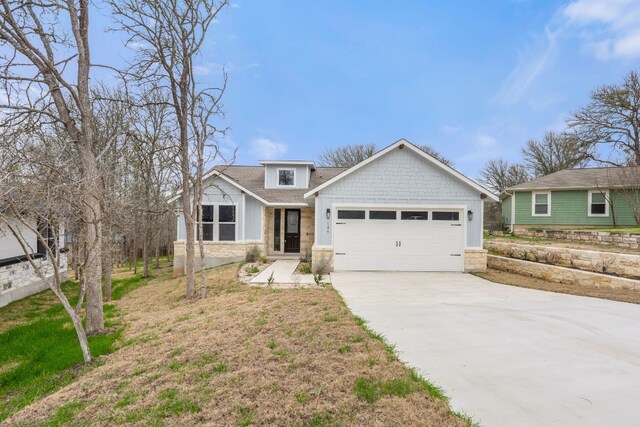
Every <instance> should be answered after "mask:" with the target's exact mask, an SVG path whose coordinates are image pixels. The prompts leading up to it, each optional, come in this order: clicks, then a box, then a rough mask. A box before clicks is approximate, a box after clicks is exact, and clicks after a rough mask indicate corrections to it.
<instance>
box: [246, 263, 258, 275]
mask: <svg viewBox="0 0 640 427" xmlns="http://www.w3.org/2000/svg"><path fill="white" fill-rule="evenodd" d="M244 271H246V272H247V273H249V274H256V273H257V272H259V271H260V269H259V268H258V267H256V266H255V265H252V266H250V267H249V266H247V267H245V269H244Z"/></svg>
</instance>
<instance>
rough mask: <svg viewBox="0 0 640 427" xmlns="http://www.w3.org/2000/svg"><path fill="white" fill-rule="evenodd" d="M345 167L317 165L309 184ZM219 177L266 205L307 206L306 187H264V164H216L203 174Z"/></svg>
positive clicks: (321, 180) (326, 177) (317, 183)
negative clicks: (305, 199)
mask: <svg viewBox="0 0 640 427" xmlns="http://www.w3.org/2000/svg"><path fill="white" fill-rule="evenodd" d="M344 170H345V168H328V167H316V168H315V169H314V170H313V171H312V172H311V176H310V178H309V186H310V187H313V186H317V185H320V184H322V183H323V182H324V181H327V180H329V179H331V178H333V177H334V176H336V175H337V174H339V173H341V172H343V171H344ZM211 177H219V178H221V179H223V180H224V181H226V182H228V183H229V184H231V185H233V186H234V187H236V188H238V189H239V190H241V191H244V192H245V193H247V194H248V195H250V196H251V197H254V198H255V199H257V200H258V201H260V202H261V203H264V204H265V205H299V206H307V203H306V202H305V201H304V197H303V195H304V193H305V191H307V190H306V189H304V188H300V189H281V188H264V166H233V165H232V166H215V167H214V168H212V169H211V170H209V171H208V172H207V173H206V174H204V176H203V181H205V180H207V179H209V178H211ZM180 194H182V190H180V191H178V192H177V193H176V195H175V196H173V197H172V198H171V199H170V200H169V203H173V202H175V201H176V200H178V199H179V198H180Z"/></svg>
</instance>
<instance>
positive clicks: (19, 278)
mask: <svg viewBox="0 0 640 427" xmlns="http://www.w3.org/2000/svg"><path fill="white" fill-rule="evenodd" d="M11 225H12V227H14V228H16V229H17V230H18V233H20V235H21V236H22V239H23V241H24V244H25V245H26V246H27V250H28V252H29V254H30V255H31V258H32V259H33V260H34V263H35V264H36V266H37V267H39V268H41V269H42V271H43V272H44V273H45V276H46V277H47V280H51V278H52V277H53V265H52V260H51V259H49V257H48V256H47V251H46V249H45V247H44V246H43V244H42V243H41V242H40V241H38V239H37V237H36V234H35V233H34V232H33V231H32V230H30V229H29V227H27V226H26V225H23V224H20V223H19V222H18V221H15V223H12V224H11ZM31 227H32V228H36V220H33V224H31ZM40 233H41V234H42V235H43V236H45V237H46V242H47V245H48V246H49V247H50V248H51V249H52V251H53V252H54V253H55V254H56V256H57V258H58V259H57V260H54V262H57V263H58V266H59V269H60V271H61V272H62V280H66V279H67V256H66V253H65V252H66V251H65V250H64V230H63V228H62V227H60V232H59V233H58V235H57V237H58V241H56V236H55V234H54V233H53V232H52V231H51V228H49V227H45V228H44V229H41V230H40ZM58 248H60V249H58ZM48 287H49V284H48V282H47V281H44V280H42V279H41V278H40V277H39V276H38V275H37V274H36V272H35V271H34V269H33V267H32V265H31V264H30V263H29V261H28V258H27V256H26V255H25V251H24V250H23V248H22V246H21V245H20V242H19V241H18V239H16V237H15V236H14V235H13V233H12V232H11V231H10V230H9V228H8V227H7V225H6V224H1V223H0V307H4V306H5V305H7V304H10V303H12V302H13V301H17V300H19V299H22V298H25V297H27V296H29V295H33V294H35V293H38V292H41V291H43V290H45V289H47V288H48Z"/></svg>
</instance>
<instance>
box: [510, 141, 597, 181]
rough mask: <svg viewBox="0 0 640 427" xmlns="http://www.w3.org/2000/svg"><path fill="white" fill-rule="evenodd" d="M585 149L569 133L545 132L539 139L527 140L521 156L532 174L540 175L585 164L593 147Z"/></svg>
mask: <svg viewBox="0 0 640 427" xmlns="http://www.w3.org/2000/svg"><path fill="white" fill-rule="evenodd" d="M586 150H587V151H586V152H585V148H583V147H581V146H580V144H579V143H578V142H577V141H576V140H575V138H572V137H571V136H570V135H567V134H564V133H557V132H546V133H545V134H544V137H543V138H542V140H541V141H536V140H534V139H531V140H529V141H527V144H526V145H525V147H524V148H523V149H522V158H523V160H524V163H525V165H526V166H527V167H528V168H529V170H530V171H531V173H532V175H533V176H535V177H540V176H545V175H549V174H550V173H554V172H558V171H561V170H563V169H571V168H575V167H584V166H586V165H587V164H588V163H589V160H590V158H591V152H592V151H593V149H592V148H588V147H586Z"/></svg>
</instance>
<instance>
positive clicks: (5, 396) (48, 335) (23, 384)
mask: <svg viewBox="0 0 640 427" xmlns="http://www.w3.org/2000/svg"><path fill="white" fill-rule="evenodd" d="M147 282H148V280H147V279H142V278H141V277H140V276H139V275H137V276H133V275H132V274H130V273H126V272H121V273H119V274H118V275H117V277H116V278H115V279H114V280H113V299H114V300H118V299H120V298H122V297H123V296H124V295H126V294H127V293H128V292H130V291H132V290H133V289H136V288H137V287H140V286H142V285H144V284H146V283H147ZM63 290H64V291H65V294H66V295H67V296H68V297H69V300H70V302H71V304H72V305H74V306H75V304H76V302H77V299H78V284H77V282H74V281H71V280H70V281H68V282H66V283H65V284H63ZM104 313H105V326H106V327H107V328H114V329H115V330H116V331H115V332H114V333H111V334H109V335H100V336H95V337H90V338H89V346H90V348H91V354H92V355H93V356H94V357H96V356H100V355H104V354H107V353H110V352H112V351H113V350H114V343H115V342H116V340H117V338H118V337H119V336H120V334H121V332H122V330H121V329H120V327H121V326H122V323H121V321H120V317H121V316H120V312H119V310H118V308H117V307H116V305H115V304H105V305H104ZM81 363H82V353H81V351H80V347H79V345H78V339H77V336H76V333H75V329H74V328H73V325H72V324H71V320H70V319H69V317H68V316H67V314H66V312H65V311H64V309H63V307H62V305H61V304H60V303H58V300H57V299H56V297H55V296H54V295H53V293H52V292H51V291H49V290H46V291H44V292H41V293H39V294H36V295H33V296H31V297H28V298H25V299H23V300H20V301H17V302H15V303H13V304H10V305H8V306H6V307H3V308H0V421H2V420H4V419H6V418H7V417H9V416H11V415H12V414H14V413H15V412H17V411H19V410H20V409H22V408H24V407H25V406H27V405H29V404H30V403H31V402H33V401H35V400H37V399H39V398H40V397H42V396H44V395H47V394H50V393H52V392H54V391H56V390H58V389H60V388H61V387H62V386H64V385H66V384H69V383H71V382H72V381H74V380H75V379H77V378H78V377H79V376H80V375H81V374H82V373H83V372H85V371H86V370H88V369H90V368H91V367H92V366H95V365H96V364H99V363H100V359H98V360H97V361H96V362H94V363H93V364H91V365H89V366H82V365H81Z"/></svg>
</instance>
